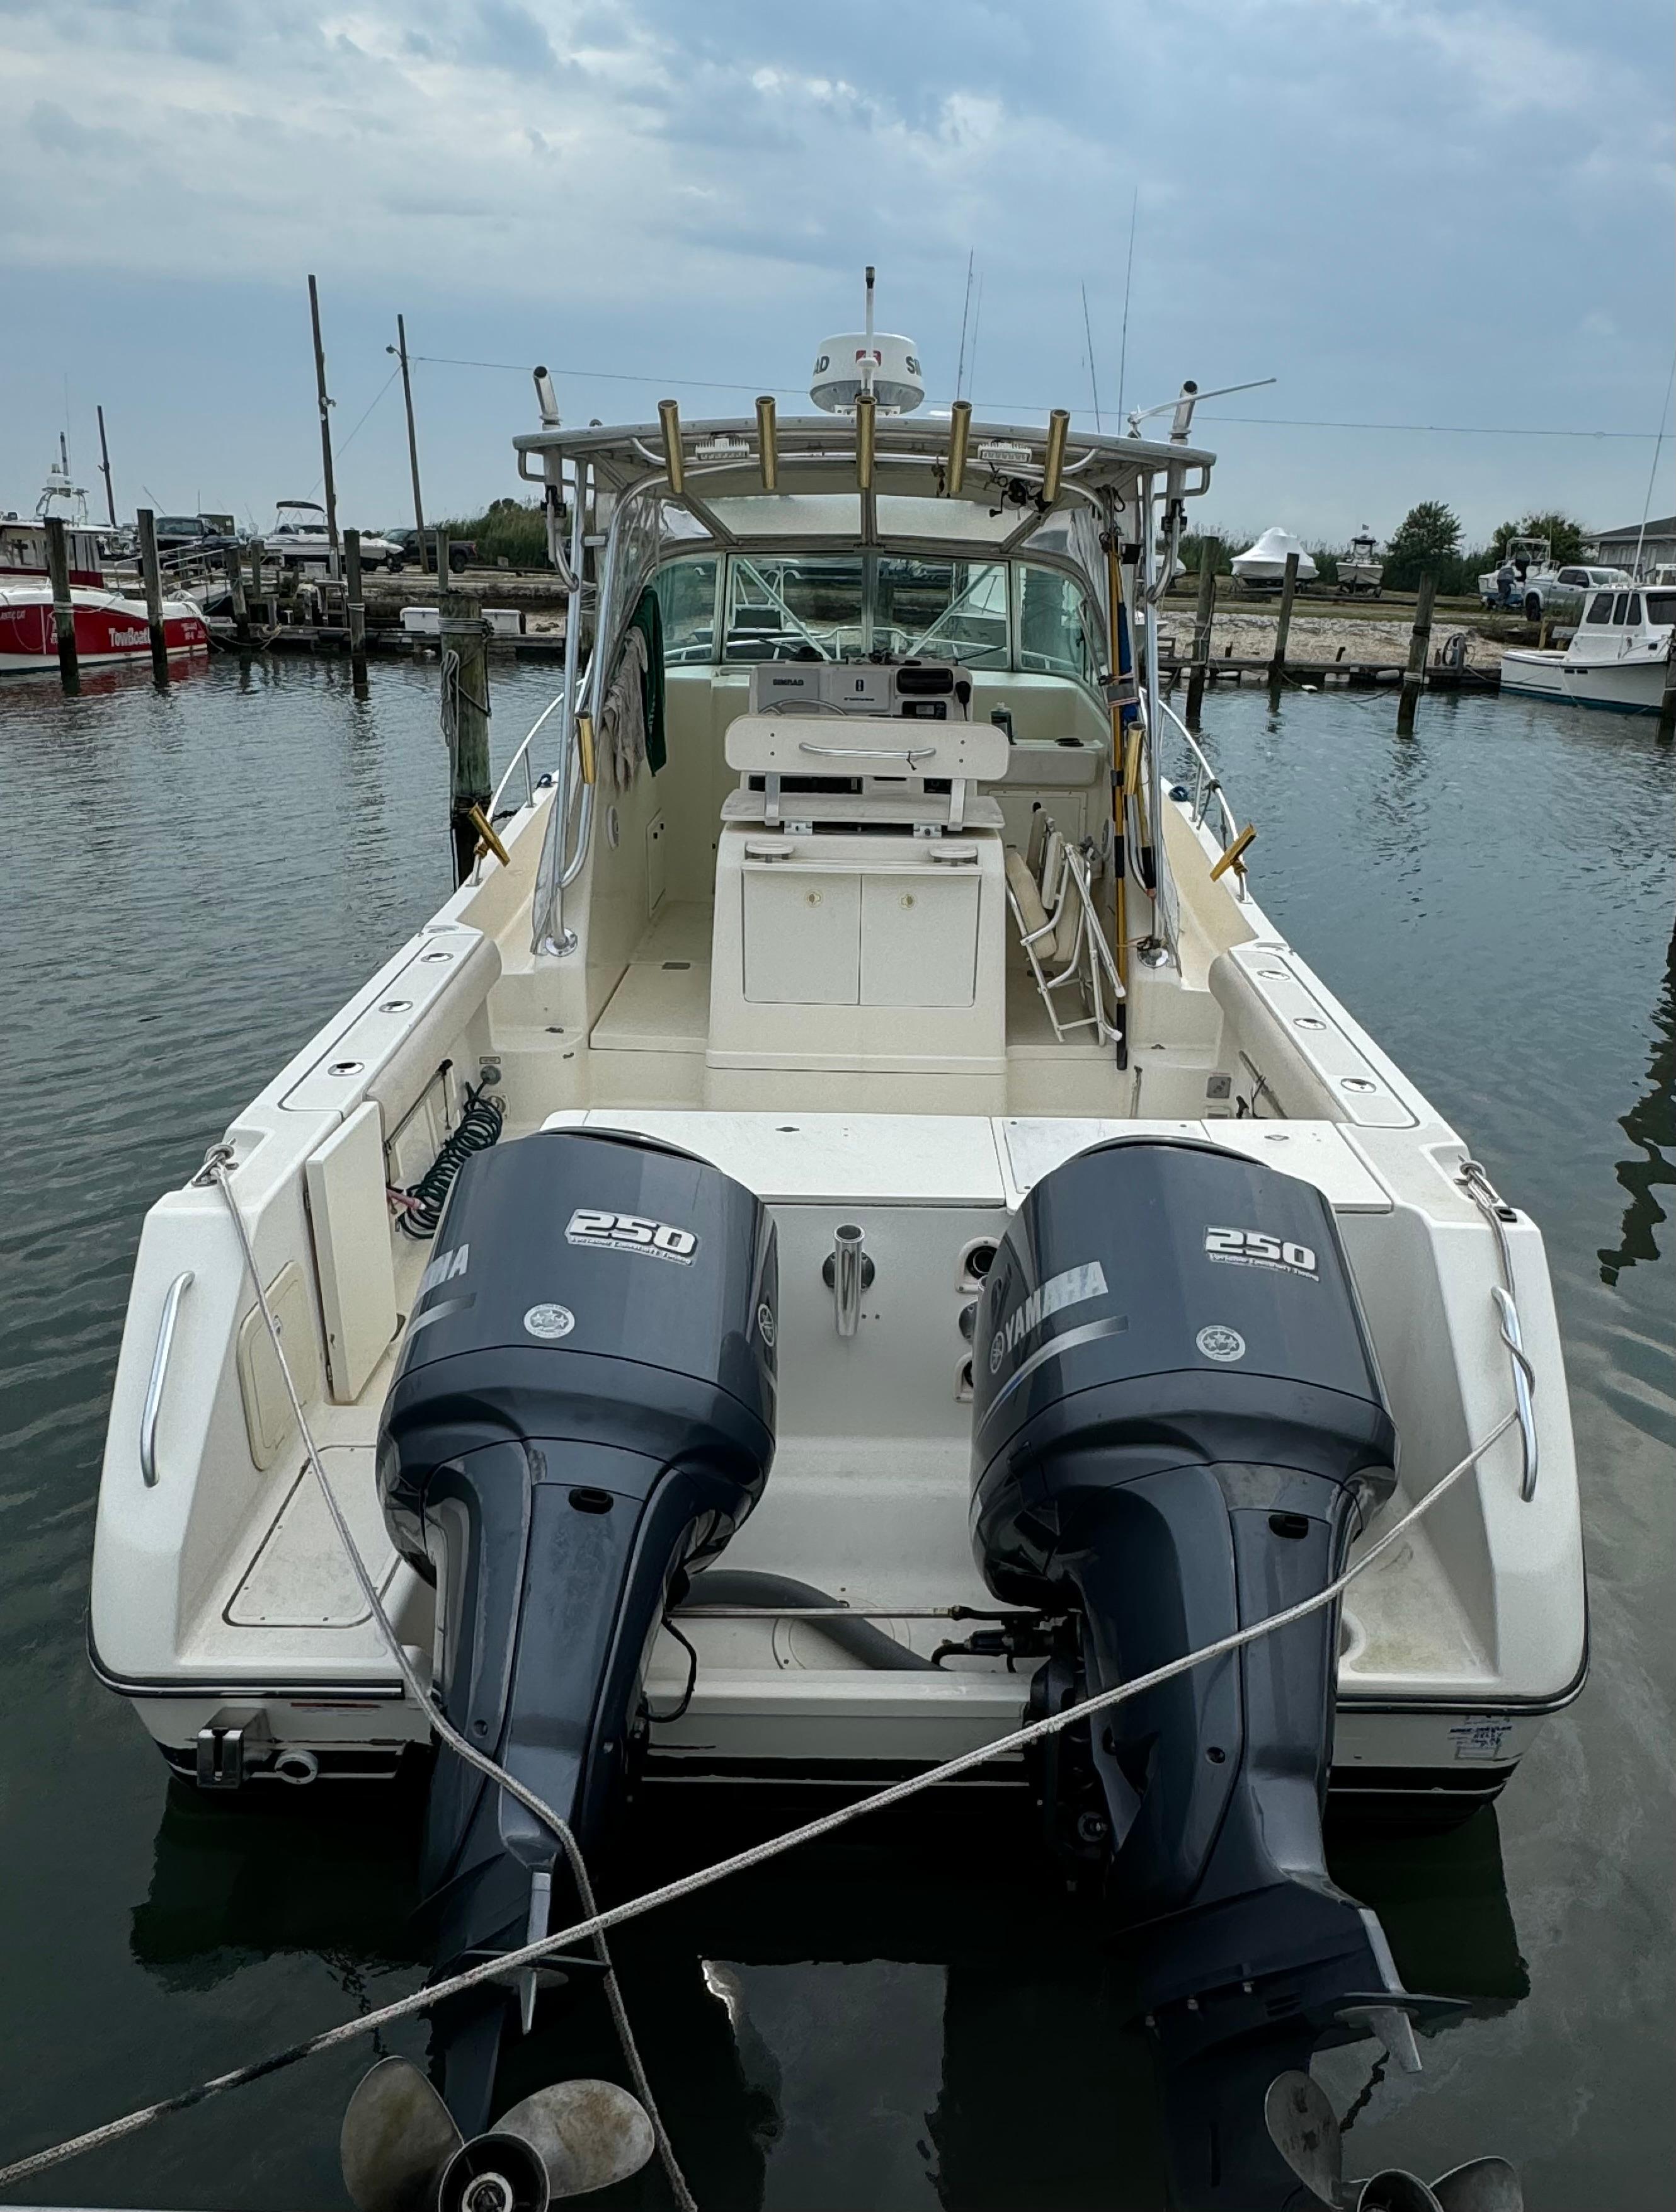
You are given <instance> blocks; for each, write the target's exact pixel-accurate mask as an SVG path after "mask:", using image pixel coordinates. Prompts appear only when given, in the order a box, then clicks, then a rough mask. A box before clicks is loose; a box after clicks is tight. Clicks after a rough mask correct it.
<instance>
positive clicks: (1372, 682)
mask: <svg viewBox="0 0 1676 2212" xmlns="http://www.w3.org/2000/svg"><path fill="white" fill-rule="evenodd" d="M1192 666H1193V663H1192V661H1191V660H1190V659H1185V658H1171V657H1166V658H1164V659H1161V660H1160V661H1159V664H1158V674H1159V676H1160V678H1162V679H1163V682H1164V683H1165V684H1170V685H1173V684H1175V683H1177V682H1179V681H1182V680H1184V679H1185V678H1187V675H1188V674H1189V672H1190V671H1191V669H1192ZM1403 672H1404V663H1403V662H1401V661H1400V660H1397V659H1393V658H1392V657H1391V656H1390V655H1389V654H1386V655H1384V656H1383V657H1382V658H1381V659H1377V660H1347V659H1335V660H1290V659H1289V660H1288V661H1287V662H1286V663H1285V665H1284V672H1283V674H1282V675H1281V677H1280V678H1279V680H1280V681H1281V682H1283V683H1285V684H1292V685H1294V686H1298V685H1303V686H1310V685H1313V686H1315V688H1317V689H1319V690H1326V688H1327V685H1328V684H1346V685H1348V686H1349V687H1350V688H1351V689H1352V690H1368V691H1370V690H1375V689H1376V688H1377V687H1379V686H1380V685H1381V684H1391V685H1398V684H1401V682H1402V679H1403ZM1274 675H1275V671H1274V665H1273V662H1272V659H1269V658H1268V657H1265V658H1263V659H1250V658H1240V657H1238V656H1236V655H1233V654H1224V656H1223V658H1222V659H1218V660H1209V661H1206V662H1205V682H1206V684H1211V685H1215V684H1228V683H1233V684H1242V683H1244V682H1246V681H1248V680H1251V681H1254V682H1260V683H1265V684H1266V683H1269V682H1271V681H1272V680H1273V679H1274ZM1424 681H1425V684H1426V687H1427V689H1428V690H1433V691H1496V690H1499V689H1500V688H1501V681H1502V673H1501V670H1500V667H1499V666H1497V667H1495V668H1474V667H1471V666H1462V667H1459V668H1445V667H1443V666H1442V665H1439V664H1438V663H1436V662H1435V661H1432V662H1428V664H1427V665H1426V669H1425V677H1424Z"/></svg>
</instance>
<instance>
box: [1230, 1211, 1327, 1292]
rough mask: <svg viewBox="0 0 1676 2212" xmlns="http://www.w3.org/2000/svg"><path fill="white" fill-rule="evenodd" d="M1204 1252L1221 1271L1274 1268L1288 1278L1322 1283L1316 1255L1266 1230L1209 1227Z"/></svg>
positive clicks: (1307, 1246) (1307, 1247) (1303, 1245)
mask: <svg viewBox="0 0 1676 2212" xmlns="http://www.w3.org/2000/svg"><path fill="white" fill-rule="evenodd" d="M1205 1256H1206V1257H1207V1258H1208V1259H1211V1260H1214V1261H1216V1262H1217V1263H1218V1266H1219V1267H1273V1268H1277V1269H1278V1270H1279V1271H1280V1272H1282V1273H1285V1274H1289V1275H1307V1276H1308V1277H1309V1280H1310V1281H1311V1282H1312V1283H1315V1282H1319V1281H1320V1280H1321V1271H1320V1269H1319V1267H1317V1266H1316V1263H1315V1253H1314V1251H1313V1250H1312V1249H1310V1247H1309V1245H1308V1244H1293V1243H1283V1242H1282V1240H1281V1239H1280V1238H1279V1237H1271V1236H1270V1235H1269V1234H1268V1232H1267V1231H1266V1230H1263V1229H1212V1228H1211V1227H1209V1226H1208V1225H1207V1226H1206V1228H1205Z"/></svg>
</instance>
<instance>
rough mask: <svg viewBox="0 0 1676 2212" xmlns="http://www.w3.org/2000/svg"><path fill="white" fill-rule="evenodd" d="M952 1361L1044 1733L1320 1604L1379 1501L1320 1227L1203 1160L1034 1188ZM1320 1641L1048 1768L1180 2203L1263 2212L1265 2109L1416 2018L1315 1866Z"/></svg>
mask: <svg viewBox="0 0 1676 2212" xmlns="http://www.w3.org/2000/svg"><path fill="white" fill-rule="evenodd" d="M976 1343H977V1347H978V1357H977V1358H976V1360H975V1370H976V1376H977V1383H976V1391H975V1400H976V1402H975V1407H974V1413H975V1427H974V1457H973V1474H974V1482H975V1498H974V1501H973V1510H974V1529H975V1548H976V1552H977V1557H978V1562H979V1565H980V1567H981V1571H982V1572H983V1574H984V1575H985V1577H986V1578H987V1581H988V1583H989V1585H990V1588H991V1589H993V1591H994V1592H995V1594H996V1595H997V1596H998V1597H1000V1598H1002V1599H1004V1600H1005V1601H1010V1602H1012V1603H1016V1604H1021V1605H1027V1606H1031V1607H1039V1608H1041V1609H1042V1610H1043V1611H1045V1612H1048V1613H1060V1614H1062V1615H1065V1616H1066V1618H1067V1620H1068V1624H1069V1626H1068V1631H1067V1633H1066V1636H1065V1638H1064V1639H1063V1641H1062V1644H1061V1648H1060V1650H1059V1651H1058V1652H1057V1653H1056V1655H1055V1656H1054V1657H1052V1658H1050V1659H1049V1661H1048V1663H1047V1665H1046V1666H1045V1667H1044V1668H1042V1669H1041V1673H1040V1674H1038V1675H1037V1677H1036V1680H1035V1686H1034V1699H1035V1705H1036V1709H1037V1710H1038V1711H1050V1710H1062V1709H1063V1707H1064V1706H1065V1705H1068V1704H1070V1703H1072V1702H1073V1701H1075V1700H1077V1699H1081V1698H1083V1697H1084V1696H1091V1695H1094V1694H1096V1693H1097V1692H1100V1691H1102V1690H1104V1689H1108V1688H1111V1687H1114V1686H1116V1685H1117V1684H1119V1683H1120V1682H1122V1681H1124V1680H1127V1679H1133V1677H1135V1676H1136V1675H1139V1674H1145V1673H1147V1672H1148V1671H1150V1670H1151V1669H1152V1668H1156V1667H1157V1666H1160V1665H1162V1664H1163V1663H1164V1662H1168V1661H1169V1660H1171V1659H1175V1658H1179V1657H1181V1656H1182V1655H1183V1654H1185V1653H1187V1652H1189V1651H1193V1650H1197V1649H1199V1647H1200V1646H1202V1645H1205V1644H1211V1643H1213V1642H1215V1641H1216V1640H1217V1639H1218V1638H1221V1637H1224V1636H1226V1635H1227V1634H1229V1633H1230V1632H1231V1631H1233V1630H1235V1629H1237V1628H1240V1627H1242V1626H1246V1625H1248V1624H1249V1623H1251V1622H1254V1621H1256V1620H1261V1619H1263V1618H1264V1617H1265V1616H1266V1615H1268V1614H1270V1613H1276V1612H1278V1611H1280V1610H1281V1609H1282V1608H1283V1607H1287V1606H1290V1605H1291V1604H1294V1603H1296V1601H1298V1600H1300V1599H1303V1598H1307V1597H1308V1596H1309V1595H1311V1594H1312V1593H1314V1592H1316V1591H1319V1590H1320V1589H1322V1588H1323V1586H1324V1585H1325V1584H1326V1583H1328V1582H1330V1581H1332V1580H1333V1578H1334V1577H1336V1576H1337V1575H1338V1574H1339V1573H1340V1572H1341V1571H1342V1569H1343V1566H1344V1564H1345V1556H1346V1553H1347V1552H1348V1549H1349V1547H1350V1543H1351V1538H1352V1537H1353V1536H1354V1534H1356V1532H1357V1529H1358V1528H1360V1527H1361V1526H1363V1522H1364V1520H1365V1518H1366V1517H1367V1516H1368V1515H1369V1513H1370V1512H1371V1510H1373V1508H1374V1507H1375V1505H1377V1504H1379V1503H1381V1501H1382V1500H1383V1499H1384V1498H1387V1497H1388V1496H1389V1494H1390V1492H1391V1489H1392V1487H1393V1485H1394V1480H1395V1476H1394V1455H1395V1450H1396V1434H1395V1430H1394V1425H1393V1423H1392V1419H1391V1416H1390V1413H1388V1410H1387V1407H1386V1405H1385V1400H1384V1395H1383V1393H1382V1391H1381V1387H1380V1383H1379V1377H1378V1375H1377V1372H1376V1370H1375V1365H1374V1360H1373V1355H1372V1352H1371V1350H1370V1348H1369V1342H1368V1338H1367V1334H1366V1331H1365V1328H1364V1327H1363V1321H1362V1316H1361V1313H1360V1310H1359V1309H1358V1306H1357V1299H1356V1295H1355V1291H1354V1288H1353V1285H1352V1284H1351V1277H1350V1273H1349V1269H1348V1266H1347V1264H1346V1261H1345V1255H1344V1252H1343V1249H1342V1248H1341V1246H1340V1244H1339V1236H1338V1231H1337V1229H1336V1226H1335V1225H1334V1222H1333V1213H1332V1210H1331V1208H1330V1206H1328V1204H1327V1200H1326V1199H1325V1198H1324V1197H1323V1196H1322V1195H1321V1193H1320V1192H1319V1191H1317V1190H1316V1189H1315V1188H1314V1186H1313V1185H1311V1184H1309V1183H1306V1182H1300V1181H1298V1180H1296V1178H1295V1177H1293V1176H1287V1175H1282V1174H1279V1173H1278V1172H1276V1171H1275V1170H1272V1169H1270V1168H1268V1167H1266V1166H1263V1165H1260V1164H1257V1163H1256V1162H1254V1161H1252V1160H1249V1159H1247V1158H1243V1157H1242V1156H1240V1155H1237V1154H1235V1153H1232V1152H1223V1151H1221V1150H1219V1149H1218V1148H1217V1147H1216V1146H1211V1145H1207V1144H1203V1143H1193V1142H1188V1141H1185V1140H1184V1141H1175V1140H1166V1139H1152V1138H1134V1139H1120V1140H1118V1141H1117V1142H1115V1143H1113V1144H1109V1145H1106V1146H1101V1147H1099V1148H1098V1149H1096V1150H1095V1151H1092V1152H1084V1153H1082V1154H1080V1155H1079V1156H1078V1157H1077V1158H1074V1159H1072V1160H1070V1161H1068V1162H1066V1164H1065V1165H1063V1166H1062V1167H1060V1168H1059V1169H1057V1170H1055V1171H1054V1173H1053V1174H1051V1175H1049V1176H1047V1177H1045V1178H1044V1179H1043V1180H1042V1181H1041V1182H1039V1183H1038V1184H1036V1186H1035V1188H1034V1189H1033V1190H1032V1191H1031V1192H1030V1194H1029V1196H1028V1197H1027V1199H1026V1200H1025V1201H1024V1203H1023V1206H1022V1207H1021V1208H1020V1210H1019V1212H1018V1214H1017V1218H1015V1220H1014V1222H1013V1223H1012V1225H1011V1227H1010V1229H1009V1230H1008V1231H1007V1235H1006V1237H1005V1240H1004V1241H1003V1243H1002V1244H1001V1247H1000V1250H999V1254H998V1255H997V1257H996V1260H995V1262H994V1264H993V1267H992V1268H991V1270H990V1273H989V1277H988V1280H987V1284H986V1285H985V1290H984V1297H983V1304H982V1311H981V1318H980V1321H979V1324H978V1328H977V1333H976ZM1338 1633H1339V1608H1338V1607H1337V1606H1336V1605H1335V1606H1331V1607H1324V1608H1323V1609H1322V1610H1321V1611H1320V1612H1318V1613H1315V1614H1313V1615H1311V1616H1310V1617H1309V1619H1307V1620H1302V1621H1299V1622H1296V1623H1295V1624H1294V1625H1293V1626H1290V1627H1288V1628H1285V1629H1283V1630H1280V1631H1278V1632H1275V1633H1272V1634H1271V1635H1269V1636H1266V1637H1265V1638H1260V1639H1259V1640H1258V1641H1256V1642H1255V1643H1253V1644H1248V1645H1246V1646H1245V1647H1244V1648H1243V1649H1242V1650H1238V1651H1236V1652H1233V1653H1230V1654H1229V1655H1228V1656H1224V1658H1222V1659H1220V1660H1215V1661H1210V1662H1205V1663H1204V1664H1202V1665H1200V1666H1199V1667H1197V1668H1193V1669H1191V1670H1189V1671H1188V1672H1187V1673H1186V1674H1181V1675H1178V1676H1177V1677H1175V1679H1174V1680H1171V1681H1169V1682H1168V1683H1165V1684H1163V1685H1161V1686H1159V1687H1157V1688H1156V1689H1153V1690H1151V1691H1149V1692H1145V1693H1144V1694H1143V1695H1142V1696H1140V1697H1139V1698H1137V1699H1134V1700H1133V1701H1132V1702H1130V1703H1126V1704H1124V1705H1118V1706H1116V1707H1114V1708H1113V1709H1111V1710H1110V1711H1107V1712H1105V1713H1102V1714H1100V1715H1098V1716H1096V1718H1095V1720H1094V1721H1093V1723H1092V1726H1091V1729H1090V1724H1089V1723H1081V1724H1079V1726H1076V1727H1072V1728H1069V1729H1066V1731H1065V1732H1064V1733H1063V1734H1061V1735H1056V1736H1054V1737H1050V1738H1048V1739H1047V1743H1048V1750H1047V1752H1046V1753H1045V1754H1044V1756H1043V1757H1042V1759H1041V1766H1040V1770H1039V1782H1040V1786H1041V1796H1042V1797H1043V1800H1044V1806H1045V1810H1046V1813H1047V1815H1048V1819H1049V1820H1050V1822H1052V1823H1053V1826H1054V1840H1055V1841H1056V1843H1058V1844H1060V1847H1061V1848H1062V1849H1063V1850H1065V1851H1066V1852H1068V1853H1069V1854H1070V1855H1071V1856H1072V1857H1073V1858H1074V1859H1077V1860H1079V1861H1080V1862H1081V1863H1083V1864H1084V1865H1085V1866H1087V1867H1090V1869H1091V1868H1093V1867H1096V1866H1098V1867H1101V1868H1103V1869H1104V1870H1105V1872H1106V1876H1107V1883H1108V1893H1109V1896H1110V1899H1111V1901H1112V1903H1113V1905H1114V1907H1115V1909H1116V1911H1117V1912H1118V1914H1119V1916H1120V1918H1121V1919H1122V1920H1123V1921H1124V1922H1126V1923H1127V1924H1128V1927H1129V1929H1130V1930H1131V1931H1132V1932H1131V1936H1130V1939H1129V1944H1128V1948H1129V1950H1130V1954H1131V1957H1132V1961H1133V1968H1134V1972H1135V1974H1136V1977H1137V1980H1138V1984H1139V2005H1140V2008H1142V2009H1144V2010H1145V2013H1146V2014H1147V2015H1149V2018H1150V2022H1151V2025H1152V2027H1153V2028H1154V2030H1155V2033H1156V2034H1157V2039H1158V2047H1159V2050H1160V2052H1161V2057H1162V2059H1163V2087H1164V2097H1165V2107H1166V2123H1167V2130H1168V2134H1169V2142H1170V2146H1171V2161H1172V2170H1173V2173H1174V2177H1175V2195H1176V2201H1177V2202H1178V2203H1181V2204H1184V2205H1187V2204H1191V2205H1200V2204H1203V2205H1219V2206H1220V2205H1228V2206H1238V2207H1240V2208H1241V2212H1251V2208H1253V2207H1255V2206H1257V2205H1260V2204H1266V2203H1284V2202H1285V2201H1286V2194H1285V2193H1286V2191H1287V2190H1288V2189H1289V2188H1291V2187H1294V2186H1295V2185H1296V2177H1295V2173H1294V2171H1293V2170H1292V2169H1291V2168H1290V2167H1289V2166H1287V2165H1285V2164H1284V2161H1282V2160H1280V2158H1279V2157H1278V2154H1277V2152H1276V2151H1275V2149H1274V2148H1273V2146H1272V2143H1271V2142H1270V2140H1269V2137H1268V2135H1267V2132H1266V2130H1265V2127H1264V2124H1263V2102H1264V2094H1265V2091H1266V2087H1267V2086H1268V2084H1269V2082H1270V2081H1272V2079H1273V2077H1274V2076H1275V2075H1277V2074H1278V2073H1279V2072H1280V2071H1282V2070H1284V2069H1287V2068H1290V2067H1298V2066H1303V2065H1307V2063H1308V2051H1309V2048H1310V2046H1311V2045H1313V2043H1314V2042H1315V2040H1316V2039H1317V2037H1318V2036H1319V2035H1320V2034H1321V2032H1322V2031H1323V2030H1331V2029H1335V2027H1336V2033H1338V2034H1339V2036H1340V2037H1342V2036H1343V2035H1344V2034H1345V2033H1347V2032H1350V2031H1349V2030H1348V2027H1347V2021H1350V2020H1361V2021H1365V2020H1366V2018H1367V2017H1368V2015H1370V2014H1380V2015H1383V2016H1384V2019H1385V2021H1386V2023H1387V2025H1389V2024H1390V2022H1391V2021H1392V2020H1393V2018H1394V2016H1395V2015H1397V2012H1398V2008H1402V2007H1405V2006H1407V2005H1409V2004H1411V2003H1412V2000H1409V1999H1408V1998H1407V1997H1406V1995H1405V1993H1403V1992H1402V1991H1401V1990H1400V1985H1399V1984H1398V1981H1397V1976H1396V1973H1395V1970H1394V1966H1392V1963H1391V1959H1390V1954H1389V1951H1388V1948H1387V1945H1386V1942H1385V1939H1384V1936H1383V1934H1382V1932H1381V1929H1380V1928H1379V1924H1378V1923H1377V1921H1376V1920H1375V1917H1374V1916H1373V1915H1372V1914H1371V1913H1370V1912H1369V1911H1365V1910H1364V1909H1363V1908H1362V1907H1361V1906H1358V1905H1357V1904H1356V1903H1355V1902H1354V1901H1353V1900H1352V1899H1350V1898H1348V1897H1346V1896H1345V1894H1344V1893H1343V1892H1342V1891H1340V1890H1339V1889H1338V1888H1337V1887H1335V1886H1334V1885H1333V1881H1331V1879H1330V1878H1329V1876H1328V1875H1327V1867H1326V1862H1325V1859H1324V1857H1323V1851H1322V1843H1321V1811H1322V1807H1323V1804H1324V1802H1325V1796H1326V1789H1327V1771H1328V1768H1329V1766H1330V1765H1331V1761H1332V1741H1333V1695H1334V1686H1335V1680H1336V1661H1337V1652H1338ZM1354 2032H1356V2033H1367V2032H1368V2031H1367V2028H1366V2026H1365V2025H1363V2026H1361V2027H1357V2029H1355V2030H1354ZM1395 2032H1396V2033H1398V2038H1399V2040H1403V2039H1408V2029H1407V2023H1406V2019H1400V2018H1399V2019H1397V2024H1396V2031H1395Z"/></svg>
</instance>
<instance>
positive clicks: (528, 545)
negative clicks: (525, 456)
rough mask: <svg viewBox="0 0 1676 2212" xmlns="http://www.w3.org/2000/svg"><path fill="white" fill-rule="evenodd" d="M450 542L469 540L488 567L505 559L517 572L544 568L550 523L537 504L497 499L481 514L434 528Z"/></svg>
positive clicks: (538, 503) (479, 558) (537, 502)
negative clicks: (548, 523)
mask: <svg viewBox="0 0 1676 2212" xmlns="http://www.w3.org/2000/svg"><path fill="white" fill-rule="evenodd" d="M436 527H437V528H438V529H439V530H446V532H447V533H448V535H449V536H450V537H451V538H471V540H472V541H473V543H474V544H476V546H477V558H478V560H479V561H480V562H483V564H484V565H485V566H486V567H489V568H493V567H494V565H495V562H497V561H499V560H501V559H502V558H505V559H506V560H507V561H510V562H511V563H512V565H513V568H547V567H549V566H550V562H549V561H548V558H547V519H546V517H545V516H544V515H543V513H542V511H541V505H540V502H539V501H529V502H528V503H527V504H526V503H525V501H521V500H516V499H497V500H495V501H492V502H491V504H490V505H489V507H488V509H487V510H486V511H485V512H484V513H482V514H479V515H475V516H471V517H468V518H465V519H464V520H453V521H450V522H440V523H438V524H437V525H436Z"/></svg>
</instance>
